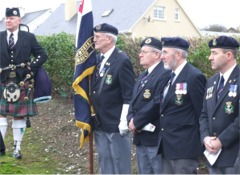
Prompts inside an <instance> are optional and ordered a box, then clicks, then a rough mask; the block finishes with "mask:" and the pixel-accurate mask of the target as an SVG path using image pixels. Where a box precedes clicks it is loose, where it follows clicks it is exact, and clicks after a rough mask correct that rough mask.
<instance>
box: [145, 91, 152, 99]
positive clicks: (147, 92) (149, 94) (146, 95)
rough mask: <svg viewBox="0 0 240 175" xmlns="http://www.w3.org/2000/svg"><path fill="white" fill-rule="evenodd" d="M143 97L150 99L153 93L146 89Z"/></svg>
mask: <svg viewBox="0 0 240 175" xmlns="http://www.w3.org/2000/svg"><path fill="white" fill-rule="evenodd" d="M143 97H144V98H145V99H149V98H150V97H151V92H150V90H149V89H145V92H144V93H143Z"/></svg>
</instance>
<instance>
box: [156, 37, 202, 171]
mask: <svg viewBox="0 0 240 175" xmlns="http://www.w3.org/2000/svg"><path fill="white" fill-rule="evenodd" d="M161 40H162V44H163V46H162V47H163V48H162V55H161V60H162V62H163V63H164V67H165V68H166V69H170V70H171V76H170V77H169V81H168V82H167V83H166V85H165V87H164V89H163V90H162V91H160V92H161V94H162V96H161V98H160V122H159V124H160V135H159V136H160V143H159V153H161V154H162V162H163V167H162V168H163V174H195V173H196V172H197V167H198V158H199V156H200V155H201V154H202V147H201V143H200V136H199V123H198V119H199V117H200V114H201V110H202V101H203V95H204V89H205V84H206V78H205V76H204V75H203V73H202V72H201V71H200V70H198V69H197V68H195V67H193V66H192V65H191V64H189V63H188V62H187V56H188V48H189V43H188V42H187V41H186V40H185V39H183V38H180V37H170V38H162V39H161Z"/></svg>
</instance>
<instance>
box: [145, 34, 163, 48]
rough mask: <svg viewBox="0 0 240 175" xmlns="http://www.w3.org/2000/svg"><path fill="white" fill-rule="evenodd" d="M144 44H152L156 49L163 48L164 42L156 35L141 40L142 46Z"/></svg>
mask: <svg viewBox="0 0 240 175" xmlns="http://www.w3.org/2000/svg"><path fill="white" fill-rule="evenodd" d="M143 46H150V47H154V48H156V49H159V50H162V43H161V41H160V40H158V39H156V38H154V37H147V38H145V39H144V40H143V41H142V42H141V47H143Z"/></svg>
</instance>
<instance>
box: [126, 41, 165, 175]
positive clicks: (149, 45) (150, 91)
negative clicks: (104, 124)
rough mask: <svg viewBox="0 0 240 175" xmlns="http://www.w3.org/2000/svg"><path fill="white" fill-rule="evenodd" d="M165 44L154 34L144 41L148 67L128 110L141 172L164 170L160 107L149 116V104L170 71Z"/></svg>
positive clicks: (142, 58)
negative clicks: (163, 55) (160, 150)
mask: <svg viewBox="0 0 240 175" xmlns="http://www.w3.org/2000/svg"><path fill="white" fill-rule="evenodd" d="M161 50H162V43H161V41H160V40H158V39H156V38H154V37H147V38H145V39H144V40H143V41H142V43H141V52H140V53H139V59H140V65H142V66H143V68H144V69H146V70H145V71H144V72H143V73H142V74H141V75H140V76H139V78H138V80H137V81H136V83H135V86H134V90H133V98H132V101H131V103H130V107H129V112H128V122H129V129H130V130H131V131H132V132H133V144H135V145H136V156H137V162H138V163H137V165H138V173H139V174H160V173H161V172H162V166H161V164H162V163H161V156H160V155H157V151H158V137H159V131H160V128H159V113H158V110H154V109H151V110H154V111H155V112H153V113H152V115H149V112H152V111H149V110H148V108H145V106H146V105H147V104H148V103H149V102H150V101H151V100H152V99H153V98H154V97H155V96H157V95H158V93H159V91H157V90H158V89H159V88H161V87H162V88H163V85H164V83H165V82H166V81H167V77H168V76H169V74H170V71H169V70H166V69H164V67H163V62H162V61H161V59H160V56H161Z"/></svg>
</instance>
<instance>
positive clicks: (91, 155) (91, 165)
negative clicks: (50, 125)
mask: <svg viewBox="0 0 240 175" xmlns="http://www.w3.org/2000/svg"><path fill="white" fill-rule="evenodd" d="M88 77H89V82H88V83H89V96H91V92H92V89H91V88H92V86H91V82H92V81H91V76H88ZM89 103H90V104H89V105H90V106H91V105H92V104H91V100H89ZM90 109H91V108H90ZM91 112H92V111H91ZM91 117H92V116H91ZM90 121H91V120H90ZM90 124H91V122H90ZM89 164H90V165H89V171H90V174H93V173H94V171H93V130H92V127H91V131H90V133H89Z"/></svg>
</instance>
